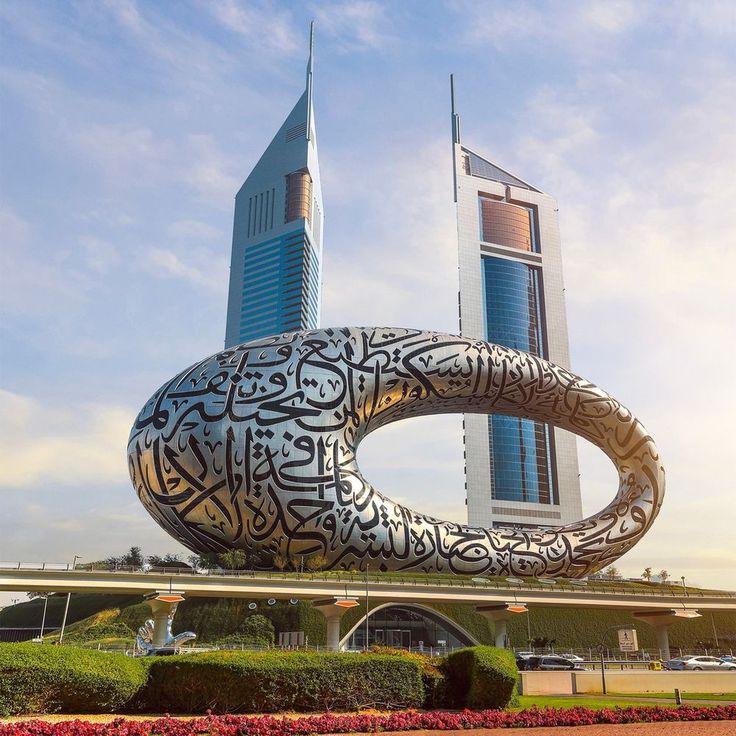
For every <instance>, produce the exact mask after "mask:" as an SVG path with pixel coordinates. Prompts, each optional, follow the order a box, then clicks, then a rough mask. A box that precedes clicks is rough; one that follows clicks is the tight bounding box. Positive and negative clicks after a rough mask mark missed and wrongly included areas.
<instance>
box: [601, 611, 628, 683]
mask: <svg viewBox="0 0 736 736" xmlns="http://www.w3.org/2000/svg"><path fill="white" fill-rule="evenodd" d="M630 628H631V626H629V625H628V624H613V626H609V627H608V628H607V629H606V630H605V631H604V632H603V636H602V637H601V641H600V644H598V652H599V653H600V655H601V688H602V690H603V694H604V695H606V694H607V693H606V662H605V659H604V658H603V652H604V651H605V649H606V647H605V644H604V641H605V639H606V634H607V633H608V632H609V631H613V630H614V629H617V630H618V629H630Z"/></svg>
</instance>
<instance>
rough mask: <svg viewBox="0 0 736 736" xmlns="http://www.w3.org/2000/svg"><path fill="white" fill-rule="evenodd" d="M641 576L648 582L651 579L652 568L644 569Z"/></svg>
mask: <svg viewBox="0 0 736 736" xmlns="http://www.w3.org/2000/svg"><path fill="white" fill-rule="evenodd" d="M641 576H642V577H643V578H644V580H646V581H647V582H649V581H650V580H651V579H652V568H651V567H645V568H644V572H643V573H642V574H641Z"/></svg>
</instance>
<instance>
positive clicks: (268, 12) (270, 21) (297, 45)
mask: <svg viewBox="0 0 736 736" xmlns="http://www.w3.org/2000/svg"><path fill="white" fill-rule="evenodd" d="M204 7H205V8H206V9H207V10H208V11H209V12H210V13H212V15H213V16H214V17H215V18H216V19H217V20H218V21H219V22H220V23H221V24H222V25H223V26H225V28H227V29H228V30H230V31H232V32H233V33H238V34H240V35H242V36H244V37H245V38H246V39H247V40H248V42H249V43H250V44H253V45H255V46H257V47H258V48H260V49H268V50H269V51H275V52H278V53H280V54H291V53H294V52H295V51H296V50H298V49H302V48H303V45H304V44H303V41H302V39H301V34H299V33H298V32H297V31H295V29H294V23H293V20H292V18H291V14H290V13H289V12H288V11H287V10H285V8H284V7H283V6H278V5H274V4H272V3H269V4H262V3H257V2H247V3H239V2H236V0H215V1H214V2H208V3H206V4H205V6H204Z"/></svg>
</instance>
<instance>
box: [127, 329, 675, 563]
mask: <svg viewBox="0 0 736 736" xmlns="http://www.w3.org/2000/svg"><path fill="white" fill-rule="evenodd" d="M454 412H475V413H485V414H490V413H493V414H506V415H511V416H519V417H526V418H529V419H535V420H538V421H542V422H548V423H550V424H554V425H556V426H558V427H562V428H563V429H567V430H569V431H571V432H574V433H575V434H578V435H580V436H581V437H584V438H585V439H587V440H589V441H590V442H592V443H593V444H595V445H597V446H598V447H600V448H601V449H602V450H603V452H604V453H605V454H606V455H608V457H609V458H610V459H611V460H612V461H613V463H614V465H615V466H616V469H617V471H618V475H619V488H618V492H617V494H616V497H615V498H614V500H613V501H612V502H611V503H610V504H609V505H608V506H607V507H606V508H605V509H603V510H602V511H601V512H600V513H598V514H596V515H594V516H591V517H589V518H587V519H584V520H581V521H578V522H576V523H573V524H569V525H566V526H561V527H557V528H549V529H540V530H519V529H495V528H494V529H480V528H473V527H469V526H465V525H462V524H455V523H451V522H446V521H440V520H438V519H434V518H431V517H429V516H425V515H423V514H421V513H418V512H416V511H412V510H410V509H408V508H406V507H404V506H402V505H400V504H398V503H395V502H394V501H392V500H391V499H389V498H386V497H385V496H384V495H382V494H381V493H380V492H379V491H378V490H377V489H375V488H374V487H373V486H372V485H371V484H370V483H369V482H368V481H367V480H365V478H363V476H362V475H361V473H360V470H359V469H358V465H357V463H356V459H355V458H356V453H357V450H358V446H359V445H360V442H361V440H362V439H363V438H364V437H365V436H366V435H367V434H368V433H370V432H373V431H375V430H376V429H379V428H380V427H384V426H386V425H387V424H389V423H390V422H395V421H398V420H400V419H405V418H407V417H413V416H420V415H426V414H440V413H454ZM128 460H129V469H130V475H131V479H132V481H133V485H134V486H135V488H136V490H137V492H138V496H139V498H140V500H141V501H142V502H143V504H144V506H145V507H146V509H147V510H148V511H149V512H150V514H151V515H152V516H153V517H154V519H156V521H157V522H158V523H159V524H160V525H161V526H162V527H163V528H164V529H165V530H166V531H168V532H169V533H170V534H172V535H173V536H174V537H176V538H177V539H178V540H179V541H181V542H182V543H183V544H184V545H186V546H187V547H189V548H190V549H192V550H195V551H197V552H201V553H208V552H216V553H218V552H223V551H225V550H227V549H231V548H241V549H243V550H246V551H253V550H263V549H267V550H269V551H270V552H271V553H272V554H273V553H279V554H282V555H284V556H287V557H288V556H291V555H309V554H315V553H317V554H320V555H324V557H325V558H326V560H327V567H329V568H332V569H354V568H361V567H364V566H365V564H366V563H370V564H371V569H373V570H376V569H380V570H415V571H426V572H430V571H451V572H456V573H467V574H473V575H478V574H488V575H521V576H542V575H545V576H567V577H582V576H585V575H587V574H588V573H590V572H591V571H592V570H594V569H597V568H600V567H601V566H603V565H605V564H608V563H611V562H613V561H614V560H616V559H617V558H618V557H620V556H621V555H622V554H624V552H626V551H627V550H628V549H630V548H631V547H632V546H633V545H634V544H635V543H636V542H637V541H638V540H639V539H640V538H641V536H642V535H643V534H644V533H645V532H646V531H647V529H649V527H650V526H651V524H652V522H653V521H654V519H655V517H656V515H657V513H658V511H659V508H660V505H661V503H662V498H663V495H664V470H663V468H662V466H661V464H660V460H659V455H658V453H657V448H656V447H655V445H654V442H653V440H652V438H651V437H650V436H649V435H648V434H647V432H646V430H645V429H644V427H643V426H642V425H641V423H640V422H639V421H638V420H637V419H636V418H635V417H634V416H633V415H632V414H631V412H629V411H628V410H627V409H626V408H624V407H623V406H622V405H621V404H620V403H619V402H618V401H616V400H615V399H614V398H612V397H611V396H609V395H608V394H606V393H605V392H604V391H602V390H601V389H600V388H598V387H596V386H594V385H593V384H591V383H589V382H587V381H585V380H584V379H582V378H579V377H578V376H576V375H574V374H572V373H570V372H569V371H567V370H565V369H563V368H560V367H559V366H556V365H554V364H552V363H549V362H547V361H545V360H542V359H541V358H539V357H537V356H534V355H529V354H527V353H523V352H519V351H517V350H509V349H506V348H502V347H499V346H497V345H491V344H488V343H486V342H483V341H480V340H471V339H468V338H465V337H456V336H452V335H445V334H440V333H435V332H425V331H420V330H407V329H393V328H335V329H323V330H314V331H310V332H298V333H288V334H283V335H279V336H274V337H270V338H266V339H262V340H256V341H253V342H250V343H246V344H243V345H239V346H237V347H234V348H231V349H228V350H224V351H222V352H220V353H217V354H216V355H213V356H211V357H209V358H206V359H205V360H202V361H200V362H199V363H196V364H195V365H193V366H191V367H190V368H188V369H187V370H185V371H183V372H182V373H180V374H179V375H178V376H176V377H175V378H173V379H172V380H171V381H169V382H168V383H166V384H165V385H164V386H162V387H161V388H160V389H159V390H158V391H157V392H156V393H155V394H154V395H153V396H152V397H151V399H150V400H149V401H148V402H147V403H146V405H145V406H144V408H143V410H142V411H141V412H140V414H139V415H138V418H137V419H136V422H135V425H134V426H133V429H132V432H131V435H130V440H129V445H128Z"/></svg>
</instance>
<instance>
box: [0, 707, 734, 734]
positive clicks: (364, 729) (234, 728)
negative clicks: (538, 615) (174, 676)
mask: <svg viewBox="0 0 736 736" xmlns="http://www.w3.org/2000/svg"><path fill="white" fill-rule="evenodd" d="M726 720H736V705H718V706H707V707H705V706H700V707H699V706H690V705H683V706H679V707H677V708H665V707H657V706H640V707H633V708H604V709H603V710H590V709H588V708H529V709H527V710H522V711H518V712H516V713H514V712H509V711H502V710H483V711H469V710H466V711H463V712H460V713H447V712H443V711H432V712H410V711H404V712H399V713H390V714H389V715H352V716H351V715H334V714H332V713H328V714H325V715H320V716H304V717H302V718H276V717H274V716H212V715H210V716H207V717H205V718H193V719H190V720H176V719H174V718H170V717H168V716H167V717H165V718H159V719H156V720H149V721H130V720H127V719H125V718H118V719H116V720H114V721H112V722H110V723H88V722H87V721H62V722H60V723H48V722H46V721H38V720H31V721H23V722H18V723H5V724H0V736H196V735H197V734H208V735H211V736H308V735H309V734H328V733H356V732H357V733H374V732H376V731H416V730H427V731H447V730H458V729H469V728H514V727H516V728H518V727H522V726H527V727H529V726H587V725H592V724H596V723H653V722H657V721H726Z"/></svg>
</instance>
